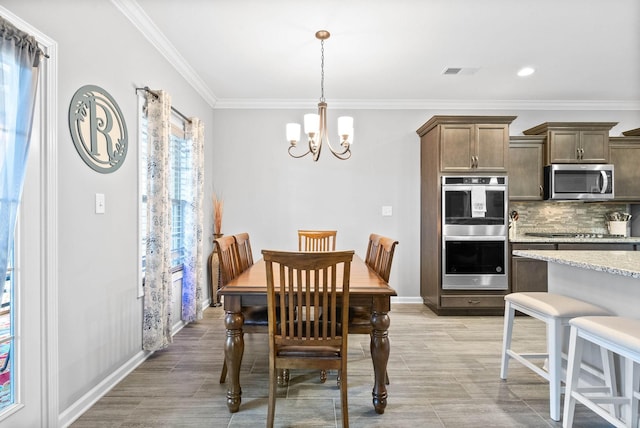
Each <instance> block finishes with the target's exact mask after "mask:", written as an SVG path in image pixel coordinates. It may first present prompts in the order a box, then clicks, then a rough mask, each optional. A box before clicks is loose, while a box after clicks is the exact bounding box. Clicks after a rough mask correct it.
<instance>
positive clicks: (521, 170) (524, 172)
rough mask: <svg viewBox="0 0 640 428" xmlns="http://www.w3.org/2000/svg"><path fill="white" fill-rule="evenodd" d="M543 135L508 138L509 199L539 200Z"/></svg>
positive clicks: (540, 193) (541, 182)
mask: <svg viewBox="0 0 640 428" xmlns="http://www.w3.org/2000/svg"><path fill="white" fill-rule="evenodd" d="M544 141H545V138H544V137H540V136H528V135H525V136H512V137H511V138H510V140H509V173H508V176H509V199H510V200H513V201H539V200H542V197H543V193H544V192H543V189H542V184H543V177H542V174H543V170H544V168H543V163H542V159H543V148H544Z"/></svg>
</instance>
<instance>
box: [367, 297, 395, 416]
mask: <svg viewBox="0 0 640 428" xmlns="http://www.w3.org/2000/svg"><path fill="white" fill-rule="evenodd" d="M389 323H390V320H389V315H387V313H386V312H378V311H375V310H374V311H373V314H372V315H371V327H372V331H371V346H370V348H371V359H372V360H373V372H374V375H375V381H374V384H373V392H372V395H373V407H374V408H375V410H376V413H378V414H383V413H384V409H385V407H387V386H386V384H385V378H386V373H387V362H388V361H389V350H390V345H389V331H388V330H389Z"/></svg>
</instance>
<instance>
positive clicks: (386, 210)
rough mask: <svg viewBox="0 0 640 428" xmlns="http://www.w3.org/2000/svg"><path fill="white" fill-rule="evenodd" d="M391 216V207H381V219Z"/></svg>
mask: <svg viewBox="0 0 640 428" xmlns="http://www.w3.org/2000/svg"><path fill="white" fill-rule="evenodd" d="M392 214H393V209H392V207H391V205H383V206H382V216H383V217H391V215H392Z"/></svg>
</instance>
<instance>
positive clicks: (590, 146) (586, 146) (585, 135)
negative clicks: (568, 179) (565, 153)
mask: <svg viewBox="0 0 640 428" xmlns="http://www.w3.org/2000/svg"><path fill="white" fill-rule="evenodd" d="M580 150H581V153H580V162H584V163H607V162H608V161H609V132H608V131H580Z"/></svg>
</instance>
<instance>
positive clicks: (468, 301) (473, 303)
mask: <svg viewBox="0 0 640 428" xmlns="http://www.w3.org/2000/svg"><path fill="white" fill-rule="evenodd" d="M467 303H468V304H470V305H477V304H478V303H480V300H467Z"/></svg>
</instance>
